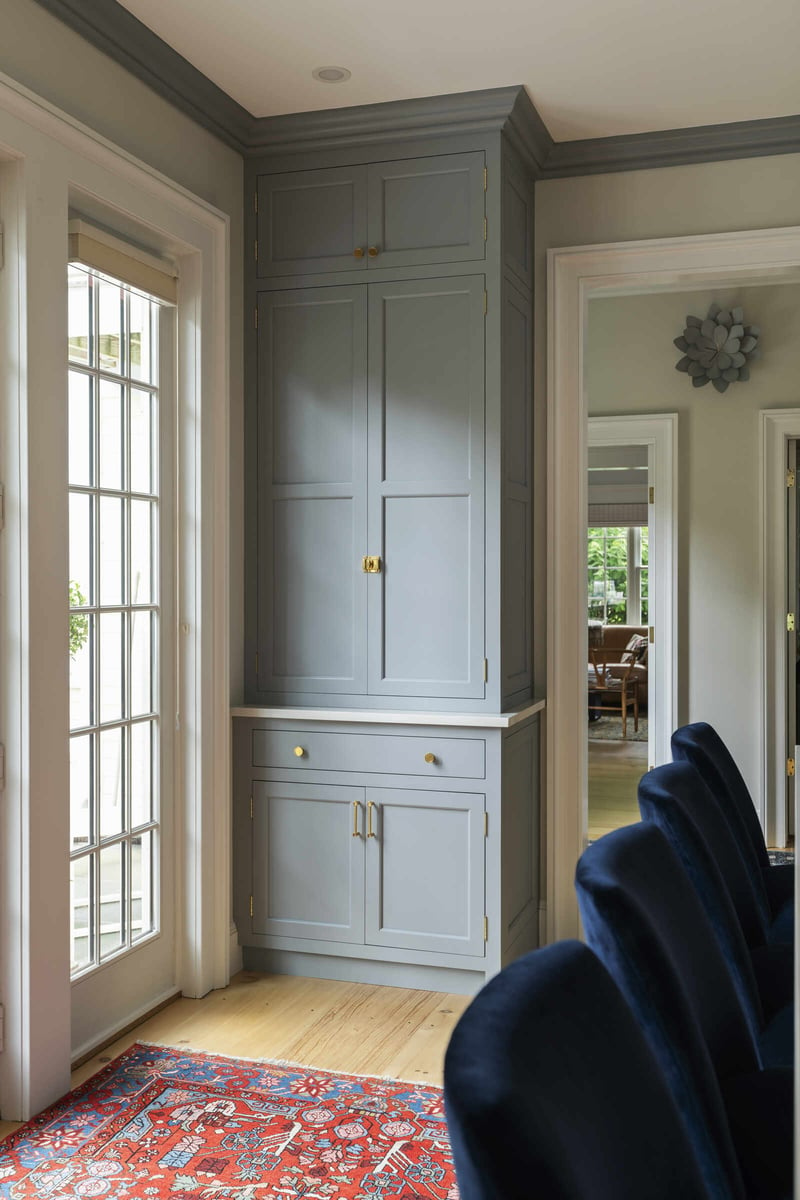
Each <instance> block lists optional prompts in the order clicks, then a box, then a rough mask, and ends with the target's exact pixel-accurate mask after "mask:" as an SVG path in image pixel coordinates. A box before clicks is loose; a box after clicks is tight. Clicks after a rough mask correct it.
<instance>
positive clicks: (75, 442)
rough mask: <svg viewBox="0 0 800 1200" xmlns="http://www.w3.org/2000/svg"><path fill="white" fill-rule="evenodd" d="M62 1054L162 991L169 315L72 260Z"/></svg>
mask: <svg viewBox="0 0 800 1200" xmlns="http://www.w3.org/2000/svg"><path fill="white" fill-rule="evenodd" d="M68 296H69V367H68V372H69V497H68V504H69V655H70V845H69V854H70V913H69V936H70V951H71V953H70V959H71V975H72V981H73V987H72V1000H73V1004H72V1049H73V1053H74V1054H76V1055H77V1054H80V1053H82V1052H85V1051H86V1050H88V1049H89V1048H91V1047H92V1046H93V1045H95V1044H97V1043H99V1042H100V1041H101V1040H102V1039H103V1038H104V1037H106V1036H109V1035H110V1034H111V1033H113V1032H114V1031H115V1030H116V1029H118V1028H120V1027H121V1026H122V1025H124V1024H126V1023H127V1022H129V1021H130V1020H133V1019H135V1018H136V1017H138V1016H139V1015H140V1014H141V1013H142V1012H144V1011H146V1010H147V1009H148V1008H149V1007H152V1005H154V1004H155V1003H157V1002H158V1001H159V1000H161V999H163V998H165V996H166V995H168V994H169V993H170V991H171V990H173V989H174V986H175V979H176V966H175V931H174V909H175V896H174V887H175V871H174V867H173V862H174V846H173V839H174V833H173V803H172V801H173V788H172V778H173V770H172V762H173V753H172V725H173V720H172V717H171V714H173V713H174V712H175V699H174V671H173V664H174V650H173V647H172V637H171V630H172V629H173V627H174V611H173V608H174V603H173V595H174V590H175V581H174V574H175V572H174V569H173V566H172V564H173V563H174V560H175V553H174V546H173V540H174V539H173V532H172V529H173V520H174V516H173V514H174V504H173V490H174V479H173V476H174V471H173V467H172V464H173V459H174V434H173V411H172V410H173V405H172V403H171V399H172V389H171V387H170V380H171V376H172V373H173V368H172V357H173V356H172V310H170V309H169V308H165V307H163V306H161V305H160V304H159V303H158V302H157V301H156V300H154V299H153V298H152V297H150V296H147V295H144V294H142V293H141V292H137V291H135V290H133V289H132V288H129V287H127V286H125V284H124V283H122V282H120V281H118V280H114V279H111V278H108V277H106V276H102V275H100V274H98V273H96V272H93V271H91V270H89V269H88V268H84V267H82V266H77V265H74V264H73V265H71V266H70V268H69V274H68Z"/></svg>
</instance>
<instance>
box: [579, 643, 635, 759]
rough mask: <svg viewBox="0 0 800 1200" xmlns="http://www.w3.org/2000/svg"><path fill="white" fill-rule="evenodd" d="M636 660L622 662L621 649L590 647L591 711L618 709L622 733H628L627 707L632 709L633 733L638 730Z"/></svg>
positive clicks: (589, 707)
mask: <svg viewBox="0 0 800 1200" xmlns="http://www.w3.org/2000/svg"><path fill="white" fill-rule="evenodd" d="M634 666H635V662H634V661H633V656H632V655H631V661H630V662H620V651H619V650H604V649H602V647H599V646H590V647H589V702H588V706H587V707H588V709H589V712H605V713H607V712H609V711H610V712H619V714H620V716H621V717H622V736H623V737H627V736H628V709H629V708H630V709H632V710H633V729H634V733H637V732H638V730H639V680H638V677H637V675H636V673H635V671H634Z"/></svg>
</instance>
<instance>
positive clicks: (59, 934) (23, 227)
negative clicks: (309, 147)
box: [0, 75, 231, 1119]
mask: <svg viewBox="0 0 800 1200" xmlns="http://www.w3.org/2000/svg"><path fill="white" fill-rule="evenodd" d="M91 205H94V206H97V207H102V209H103V212H104V213H106V214H111V216H112V218H113V214H114V213H119V214H120V222H121V224H122V225H124V228H125V230H126V232H127V231H128V230H129V229H130V227H131V225H132V223H134V222H135V223H136V225H137V226H138V227H139V228H140V229H141V232H142V242H143V244H145V245H148V244H149V245H150V246H152V247H153V249H154V250H156V251H157V250H158V249H159V248H161V247H166V246H168V247H169V249H170V252H171V253H172V255H173V257H174V258H175V259H176V261H177V263H178V266H179V270H180V298H179V304H178V313H177V328H176V339H177V352H176V358H177V374H178V380H179V384H178V395H177V399H176V403H177V409H178V428H179V453H178V463H177V470H178V477H179V489H178V493H177V507H178V527H179V529H181V530H182V531H183V534H182V538H181V541H180V546H179V553H178V559H179V578H180V584H179V594H178V598H177V605H178V621H179V634H178V637H179V643H180V646H179V652H178V662H179V677H178V690H179V704H178V713H177V714H176V715H175V717H176V722H177V723H179V726H180V735H179V741H178V744H177V745H176V775H177V781H178V788H177V792H178V796H179V800H182V804H181V803H179V805H178V807H179V808H180V809H181V812H180V813H179V815H178V819H177V821H176V838H177V839H178V844H179V845H181V846H182V847H183V848H184V852H183V854H182V861H181V864H180V879H179V881H178V908H179V914H178V915H179V924H178V943H179V952H178V962H177V965H176V971H177V975H176V978H177V983H178V986H179V987H180V989H181V990H182V991H183V992H184V994H185V995H188V996H201V995H203V994H205V993H206V992H208V991H209V990H210V989H211V988H214V987H222V986H224V985H225V984H226V983H227V982H228V978H229V964H230V928H231V905H230V755H229V732H228V730H229V624H228V586H229V572H228V536H229V534H228V520H229V483H228V453H229V436H228V413H229V307H230V303H229V301H230V297H229V277H230V245H229V242H230V238H229V220H228V218H227V216H226V215H225V214H223V213H221V212H219V211H218V210H216V209H214V208H213V207H212V206H211V205H209V204H207V203H205V202H204V201H202V200H199V199H197V198H196V197H194V196H192V195H191V194H190V193H189V192H187V191H186V190H185V189H183V188H181V187H179V186H178V185H177V184H175V183H173V182H172V181H170V180H169V179H167V178H166V177H165V176H163V175H161V174H160V173H159V172H157V171H155V170H153V169H152V168H150V167H148V166H146V165H145V164H142V163H140V162H139V161H138V160H137V159H135V158H134V157H133V156H131V155H129V154H127V153H126V152H125V151H122V150H120V149H119V148H118V147H116V146H114V145H113V144H112V143H110V142H109V141H107V140H106V139H105V138H103V137H101V136H100V135H98V134H96V133H94V132H93V131H91V130H89V129H88V128H86V127H85V126H83V125H81V124H80V123H79V122H78V121H76V120H74V119H73V118H71V117H70V116H68V115H66V114H64V113H62V112H60V111H59V110H58V109H56V108H55V107H54V106H52V105H50V104H49V103H47V102H46V101H43V100H42V99H40V98H39V97H37V96H35V95H34V94H33V93H31V92H29V91H28V90H27V89H26V88H24V87H23V86H22V85H20V84H18V83H17V82H16V81H14V80H12V79H10V78H9V77H8V76H3V75H0V219H2V221H3V225H4V230H5V235H6V236H5V252H6V253H5V269H4V270H3V271H2V272H1V273H0V316H2V317H3V321H2V335H1V336H2V349H3V350H4V351H5V353H4V354H3V356H2V361H4V362H5V363H6V364H7V366H6V369H5V374H4V375H3V377H2V378H1V379H0V418H2V419H1V420H0V427H2V429H3V438H2V440H0V482H2V483H3V484H4V487H5V497H6V528H5V533H4V536H3V538H2V539H0V576H2V579H3V581H4V582H6V583H8V585H9V586H8V588H7V592H6V602H5V604H4V606H3V608H2V610H1V611H0V663H1V664H2V670H0V742H2V743H3V744H4V745H5V750H6V792H5V796H4V801H3V804H2V806H0V855H2V858H1V859H0V911H2V912H3V913H4V914H5V916H4V921H3V925H2V928H1V929H0V942H1V944H0V996H1V997H2V1001H3V1005H4V1017H5V1031H4V1032H5V1046H4V1053H3V1054H2V1055H0V1112H2V1116H3V1117H4V1118H6V1119H25V1118H27V1117H29V1116H31V1115H32V1114H33V1113H35V1112H38V1111H40V1110H41V1109H42V1108H43V1107H45V1106H46V1105H47V1104H49V1103H51V1102H52V1101H53V1100H55V1099H56V1098H57V1097H58V1096H60V1095H62V1094H63V1093H64V1092H65V1091H66V1090H67V1089H68V1087H69V1078H70V979H69V945H68V937H67V932H66V919H67V913H68V895H69V883H68V860H67V856H66V853H65V846H66V845H67V838H68V819H69V818H68V769H67V764H68V746H67V729H68V680H67V661H68V656H67V654H66V653H65V652H64V651H65V643H66V596H65V588H64V581H65V580H66V578H67V559H66V546H67V538H66V531H67V521H66V506H65V505H64V503H63V501H62V500H61V499H60V497H63V496H64V495H65V494H66V486H67V485H66V478H67V470H66V454H65V450H64V448H65V446H66V427H67V426H66V411H67V406H66V395H67V375H66V369H65V362H64V346H65V345H66V340H67V338H66V284H65V279H66V264H67V225H68V218H69V215H70V206H72V207H73V208H75V209H77V210H78V211H84V209H85V208H86V207H87V206H91ZM87 215H89V216H92V215H93V214H92V213H91V212H89V213H88V214H87ZM107 223H110V222H109V221H108V220H107ZM42 330H46V332H47V336H46V337H45V338H42V337H41V332H42ZM201 531H202V536H201ZM9 914H18V917H17V918H16V919H15V918H13V917H11V916H10V915H9Z"/></svg>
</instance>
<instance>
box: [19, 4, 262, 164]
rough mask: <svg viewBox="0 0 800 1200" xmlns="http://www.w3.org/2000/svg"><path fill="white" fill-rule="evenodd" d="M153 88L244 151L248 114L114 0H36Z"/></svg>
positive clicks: (249, 126)
mask: <svg viewBox="0 0 800 1200" xmlns="http://www.w3.org/2000/svg"><path fill="white" fill-rule="evenodd" d="M37 3H38V4H40V5H41V6H42V8H45V9H47V11H48V12H50V13H52V14H53V16H55V17H58V18H59V20H60V21H63V22H64V24H65V25H68V26H69V27H70V29H74V30H75V32H76V33H79V34H80V35H81V36H82V37H83V38H85V39H86V41H87V42H91V44H92V45H93V46H96V47H97V48H98V50H102V51H103V52H104V53H105V54H107V55H108V56H109V57H110V58H112V59H114V61H115V62H118V63H119V64H120V66H123V67H125V68H126V70H128V71H130V72H131V74H132V75H135V76H136V77H137V79H141V81H142V82H143V83H146V84H147V85H148V87H151V88H152V89H153V91H154V92H156V93H157V94H158V95H159V96H162V97H163V98H164V99H165V100H168V101H169V103H170V104H173V105H174V106H175V107H176V108H178V109H180V110H181V112H184V113H186V114H187V116H189V117H191V118H192V120H193V121H196V122H197V123H198V125H202V126H203V127H204V128H205V129H208V130H209V131H210V132H211V133H213V134H215V135H216V136H217V137H218V138H220V139H221V140H222V141H223V142H225V143H227V145H229V146H231V147H233V149H234V150H238V151H239V152H240V153H244V151H245V149H246V146H247V143H248V140H249V137H250V136H252V129H253V126H254V125H255V124H256V120H255V117H253V116H252V115H251V114H250V113H249V112H248V111H247V109H245V108H242V106H241V104H237V103H236V101H235V100H232V99H231V97H230V96H229V95H228V94H227V92H223V90H222V88H220V87H217V85H216V84H215V83H212V82H211V80H210V79H208V78H207V77H206V76H205V75H204V74H203V73H202V71H198V69H197V67H193V66H192V64H191V63H190V62H189V61H188V59H185V58H184V57H183V55H182V54H178V52H177V50H173V49H172V47H171V46H169V45H167V43H166V42H165V41H163V40H162V39H161V38H160V37H158V35H157V34H155V33H153V31H152V30H151V29H148V27H147V26H146V25H144V24H143V23H142V22H141V21H140V20H138V19H137V18H136V17H134V15H133V14H132V13H130V12H128V10H127V8H123V6H122V5H121V4H118V3H117V0H37Z"/></svg>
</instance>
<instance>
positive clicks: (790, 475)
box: [786, 467, 794, 488]
mask: <svg viewBox="0 0 800 1200" xmlns="http://www.w3.org/2000/svg"><path fill="white" fill-rule="evenodd" d="M786 486H787V488H790V487H794V471H793V470H792V468H791V467H789V470H788V471H787V472H786Z"/></svg>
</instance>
